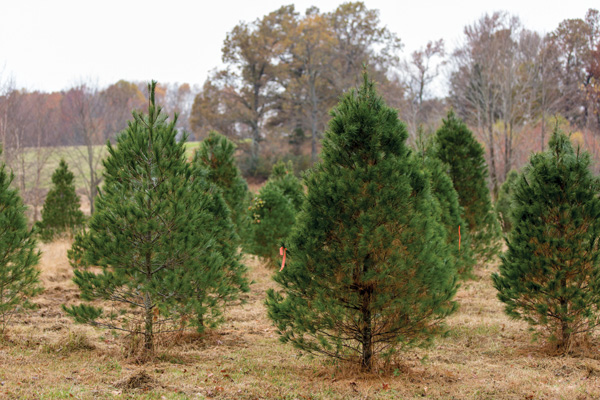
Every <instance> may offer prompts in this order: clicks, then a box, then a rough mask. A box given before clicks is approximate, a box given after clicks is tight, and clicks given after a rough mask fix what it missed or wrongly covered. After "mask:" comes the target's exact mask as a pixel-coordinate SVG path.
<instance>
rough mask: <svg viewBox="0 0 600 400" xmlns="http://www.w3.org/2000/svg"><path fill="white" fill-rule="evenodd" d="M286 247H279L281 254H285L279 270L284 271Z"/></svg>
mask: <svg viewBox="0 0 600 400" xmlns="http://www.w3.org/2000/svg"><path fill="white" fill-rule="evenodd" d="M286 250H287V249H286V248H285V247H280V248H279V255H280V256H283V260H282V261H281V269H280V270H279V272H281V271H283V267H285V253H286Z"/></svg>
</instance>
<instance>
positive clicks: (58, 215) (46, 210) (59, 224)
mask: <svg viewBox="0 0 600 400" xmlns="http://www.w3.org/2000/svg"><path fill="white" fill-rule="evenodd" d="M73 178H74V176H73V173H72V172H71V171H69V167H68V166H67V163H66V162H65V160H64V159H61V160H60V165H59V167H58V168H57V169H56V171H54V173H53V174H52V184H53V186H52V188H51V189H50V191H49V192H48V195H47V196H46V201H45V202H44V207H43V208H42V220H41V221H40V222H38V224H37V225H38V229H39V232H40V237H41V238H42V240H44V241H51V240H52V239H53V238H54V237H55V236H56V235H58V234H61V233H64V232H67V231H69V230H71V231H73V230H75V229H78V228H80V227H81V226H82V225H83V224H84V217H83V213H82V212H81V210H80V207H81V205H80V202H79V196H77V193H75V185H74V184H73Z"/></svg>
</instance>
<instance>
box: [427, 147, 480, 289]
mask: <svg viewBox="0 0 600 400" xmlns="http://www.w3.org/2000/svg"><path fill="white" fill-rule="evenodd" d="M431 153H432V151H431V146H425V145H424V144H423V143H421V148H420V149H419V151H418V153H417V162H419V163H421V165H422V168H423V169H424V172H425V173H426V174H427V175H428V176H429V179H430V184H431V191H432V194H433V198H434V200H435V201H436V203H437V205H438V207H439V209H440V212H441V222H442V224H443V225H444V227H445V228H446V240H447V243H448V246H450V249H451V252H452V256H453V257H454V261H453V263H455V264H456V269H457V273H458V275H459V276H460V277H461V278H467V277H470V276H471V275H472V270H473V266H474V265H475V259H474V257H473V252H472V249H471V238H470V235H469V233H468V229H469V228H468V226H467V224H466V223H465V220H464V219H463V215H464V210H463V208H462V207H461V206H460V204H459V203H458V193H456V190H455V189H454V185H453V183H452V179H450V177H449V176H448V174H447V173H446V168H445V166H444V164H443V163H442V162H441V161H440V160H439V159H437V158H436V157H433V156H432V154H431ZM459 227H460V233H459Z"/></svg>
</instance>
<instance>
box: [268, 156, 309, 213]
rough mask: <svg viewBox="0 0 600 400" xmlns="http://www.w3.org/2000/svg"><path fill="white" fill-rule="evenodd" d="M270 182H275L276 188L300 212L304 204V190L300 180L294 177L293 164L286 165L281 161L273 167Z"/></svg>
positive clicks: (289, 162)
mask: <svg viewBox="0 0 600 400" xmlns="http://www.w3.org/2000/svg"><path fill="white" fill-rule="evenodd" d="M269 181H271V182H273V184H275V186H277V187H278V188H280V189H281V191H282V193H283V195H284V196H285V197H287V198H288V199H289V200H290V202H291V203H292V206H293V207H294V210H295V211H296V212H299V211H300V209H301V208H302V203H303V202H304V189H303V188H302V183H301V182H300V180H299V179H298V178H296V176H295V175H294V166H293V164H292V162H291V161H288V163H287V164H285V163H283V162H282V161H279V162H278V163H276V164H275V165H273V170H272V171H271V176H269Z"/></svg>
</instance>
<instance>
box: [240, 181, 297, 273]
mask: <svg viewBox="0 0 600 400" xmlns="http://www.w3.org/2000/svg"><path fill="white" fill-rule="evenodd" d="M250 213H251V217H252V225H251V226H250V235H249V236H248V243H247V245H246V247H247V251H248V252H249V253H251V254H254V255H257V256H259V257H262V258H264V259H265V260H266V261H267V262H268V263H269V265H271V266H273V267H274V266H276V265H277V261H278V259H279V248H280V247H281V246H282V245H283V241H284V240H285V239H286V238H287V237H288V236H289V234H290V232H291V231H292V227H293V226H294V223H295V221H296V210H295V209H294V206H293V204H292V202H291V201H290V199H289V198H288V197H286V196H285V195H284V193H283V190H282V189H281V188H280V187H279V186H278V185H277V184H275V183H274V181H272V180H269V181H267V183H266V184H265V185H264V186H263V187H262V188H261V189H260V192H259V193H258V196H256V197H255V198H254V200H253V202H252V208H251V210H250Z"/></svg>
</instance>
